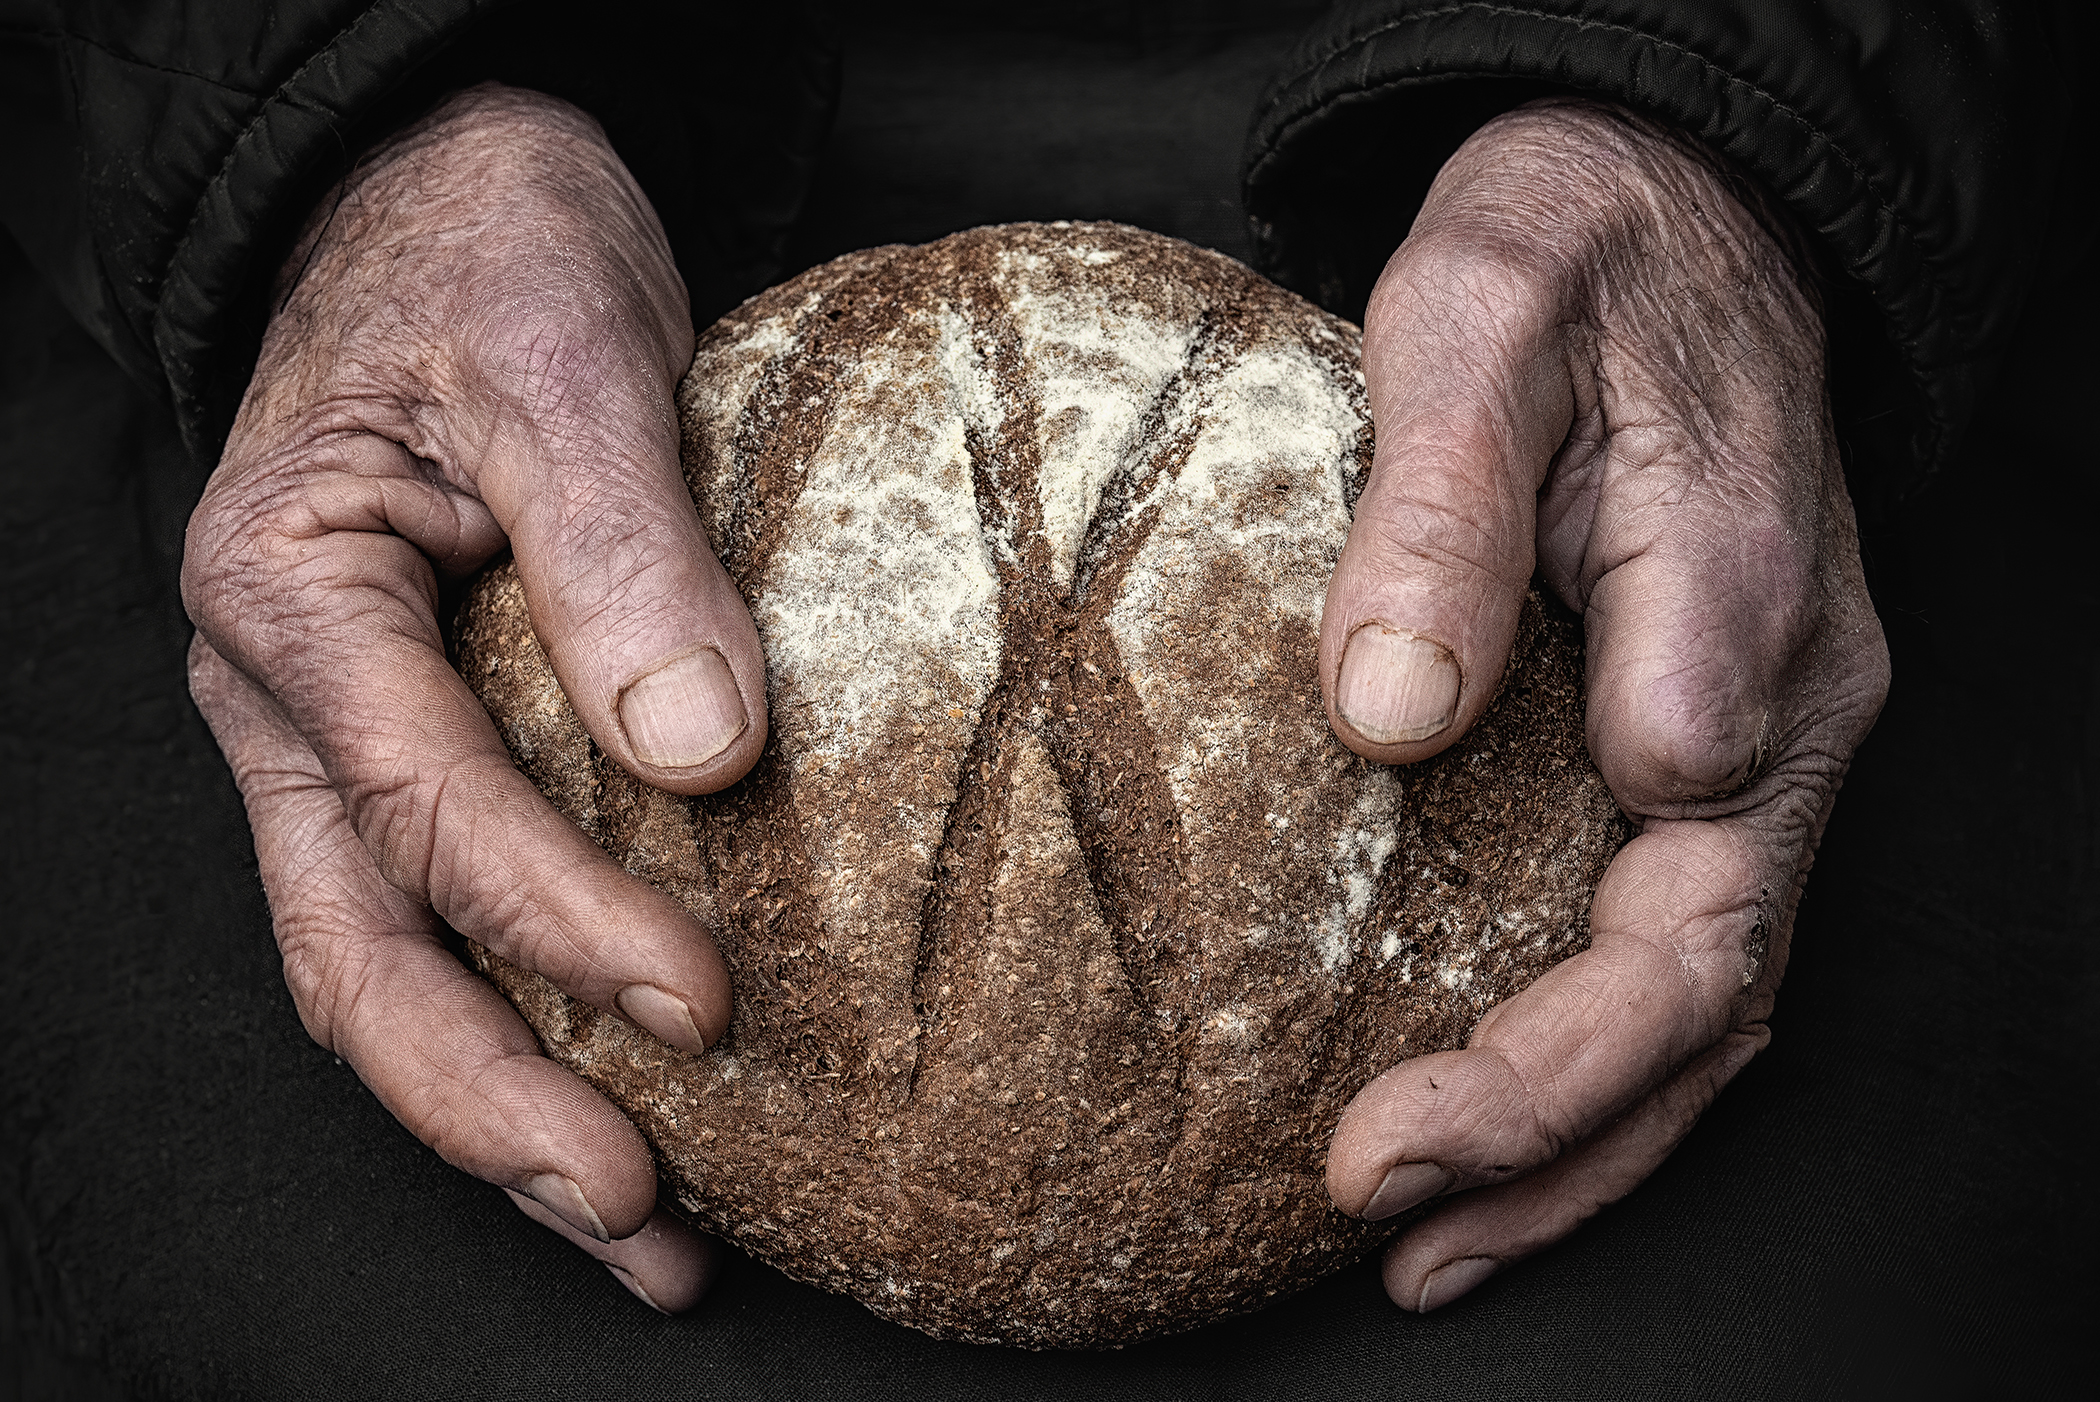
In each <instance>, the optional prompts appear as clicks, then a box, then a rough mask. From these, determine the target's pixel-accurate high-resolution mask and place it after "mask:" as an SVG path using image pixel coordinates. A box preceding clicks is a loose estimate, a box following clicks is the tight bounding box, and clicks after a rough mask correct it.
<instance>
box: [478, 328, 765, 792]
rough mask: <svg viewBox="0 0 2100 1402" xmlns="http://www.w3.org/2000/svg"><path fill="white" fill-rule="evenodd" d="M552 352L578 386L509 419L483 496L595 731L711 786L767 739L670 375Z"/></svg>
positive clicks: (641, 766) (752, 655) (640, 765)
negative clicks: (690, 481)
mask: <svg viewBox="0 0 2100 1402" xmlns="http://www.w3.org/2000/svg"><path fill="white" fill-rule="evenodd" d="M564 359H570V363H571V364H574V365H576V366H577V367H578V369H579V376H578V378H579V380H580V381H581V383H574V382H572V383H570V384H568V385H566V386H564V387H563V388H562V390H561V392H560V393H559V394H558V396H556V400H555V407H554V411H553V412H547V413H539V414H513V415H511V416H509V418H508V419H507V421H506V423H505V424H504V426H503V427H502V428H500V429H499V431H498V433H497V434H496V435H495V436H494V438H493V439H492V440H491V447H490V450H489V452H488V454H487V455H486V457H485V460H484V463H483V467H482V471H481V473H480V480H479V486H480V490H481V492H482V495H483V498H484V500H486V501H487V502H488V504H489V507H490V509H491V511H492V512H493V513H494V514H495V516H496V519H497V520H498V521H499V522H500V523H501V524H502V525H503V527H504V529H505V531H506V532H507V533H508V535H509V536H510V541H511V547H512V550H513V552H514V553H515V555H516V558H517V568H518V576H519V579H520V582H521V583H522V584H523V586H524V590H525V602H526V608H527V610H528V611H529V613H530V614H531V617H532V626H533V631H534V632H535V633H536V634H537V635H538V637H539V641H540V645H541V646H542V647H543V648H544V649H545V650H546V653H547V659H548V661H549V663H550V664H552V666H553V668H554V672H555V675H556V676H557V677H559V678H560V679H561V684H562V687H563V689H564V690H565V691H566V692H567V693H568V695H569V700H570V702H571V704H572V705H573V706H574V707H575V709H576V714H577V716H578V717H579V718H580V719H581V720H582V721H583V724H584V726H585V728H586V729H588V730H589V731H590V733H591V738H592V739H593V740H595V741H597V743H598V746H599V748H600V749H602V750H604V751H605V752H606V753H607V754H609V755H611V756H613V757H614V758H616V759H617V760H618V761H619V762H620V763H621V764H622V765H623V766H624V767H625V768H626V769H627V770H628V771H629V772H630V773H632V774H634V775H635V776H636V777H638V778H640V779H642V780H644V781H645V782H647V783H650V784H653V785H655V786H656V787H658V788H662V789H667V790H670V791H672V792H675V793H689V794H691V793H711V792H713V791H715V790H717V789H720V788H724V787H726V786H727V785H729V784H731V783H734V782H735V781H736V780H737V779H739V778H741V777H742V776H743V775H744V773H745V772H746V771H747V770H749V769H750V768H751V766H752V765H753V764H754V763H756V762H757V760H758V756H759V752H760V751H761V750H762V749H763V748H764V747H765V739H766V711H765V697H766V691H765V662H764V655H763V653H762V652H761V650H760V647H759V641H758V632H757V630H756V629H755V628H754V627H753V626H752V623H751V615H750V612H749V611H748V609H747V608H746V607H745V605H744V601H743V599H742V598H741V596H739V595H738V593H737V590H736V585H735V583H734V582H733V581H732V580H731V579H730V577H729V573H728V571H726V570H725V569H723V568H722V565H721V564H720V562H719V561H717V560H716V558H715V555H714V552H713V550H712V548H711V547H710V545H709V543H708V539H707V535H706V533H705V531H704V530H703V529H702V527H701V524H700V519H699V516H698V514H697V513H696V512H695V510H694V508H693V501H692V498H691V496H690V495H689V494H688V492H687V490H686V486H685V480H684V477H683V475H682V474H681V472H680V469H679V464H678V449H677V438H676V430H675V415H674V411H673V409H672V407H671V387H670V384H669V377H668V376H666V375H664V374H662V373H661V372H658V371H655V370H654V368H653V367H650V368H649V369H641V368H639V367H637V369H636V370H635V371H634V372H633V373H631V374H629V375H626V376H618V375H610V374H606V373H604V369H603V367H605V366H607V365H608V364H611V365H617V364H618V363H619V361H620V359H621V358H620V357H618V356H605V355H602V354H598V353H592V354H579V355H577V356H575V357H573V358H572V359H571V358H568V357H563V356H560V355H552V356H550V357H549V360H550V361H552V362H553V363H554V364H557V365H558V364H560V363H561V362H562V361H563V360H564ZM628 363H629V364H630V365H632V364H633V363H634V362H633V361H629V362H628ZM621 380H624V383H621V382H611V383H609V382H608V381H621ZM578 406H583V407H581V408H579V407H578Z"/></svg>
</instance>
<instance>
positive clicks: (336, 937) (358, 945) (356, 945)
mask: <svg viewBox="0 0 2100 1402" xmlns="http://www.w3.org/2000/svg"><path fill="white" fill-rule="evenodd" d="M274 923H275V925H276V930H277V945H278V950H279V952H280V953H281V954H282V956H283V960H284V982H285V986H286V987H287V988H288V989H290V990H291V994H292V1003H293V1005H294V1006H295V1007H296V1008H297V1009H298V1010H299V1020H300V1022H301V1023H303V1024H304V1025H305V1027H306V1031H307V1035H308V1036H310V1037H312V1038H313V1039H314V1041H315V1042H317V1043H319V1044H320V1045H322V1046H324V1047H326V1048H328V1049H329V1050H330V1051H332V1052H335V1053H337V1054H338V1055H340V1054H341V1053H342V1052H343V1050H344V1047H345V1045H346V1043H347V1041H348V1040H349V1038H350V1036H351V1035H352V1033H351V1029H353V1028H354V1027H355V1026H356V1025H357V1022H358V1019H359V1017H360V1016H361V1014H362V1012H363V1011H364V1010H365V1008H366V1006H367V1002H366V1000H367V995H368V993H369V992H370V989H371V987H372V983H373V981H374V979H375V977H376V976H377V969H376V966H375V953H376V951H375V948H374V942H373V941H371V940H369V939H362V938H356V937H351V936H346V935H345V934H344V933H343V932H342V930H341V929H340V928H338V927H337V926H336V923H335V922H334V921H332V920H330V919H329V918H328V917H327V916H326V915H325V914H322V913H319V912H316V911H315V910H314V909H313V907H312V906H311V905H310V904H307V903H305V902H302V903H301V907H300V908H299V909H297V910H294V911H285V912H281V913H279V914H278V915H277V917H276V920H275V922H274Z"/></svg>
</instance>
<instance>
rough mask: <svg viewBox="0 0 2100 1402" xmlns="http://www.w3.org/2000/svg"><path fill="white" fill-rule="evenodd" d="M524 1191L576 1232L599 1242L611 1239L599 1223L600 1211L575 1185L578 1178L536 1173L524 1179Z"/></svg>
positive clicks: (603, 1226)
mask: <svg viewBox="0 0 2100 1402" xmlns="http://www.w3.org/2000/svg"><path fill="white" fill-rule="evenodd" d="M525 1192H526V1194H527V1195H528V1196H529V1197H531V1199H532V1200H533V1201H534V1202H536V1203H538V1204H539V1205H540V1206H541V1207H544V1208H546V1209H547V1210H548V1211H549V1212H551V1213H553V1214H554V1215H555V1216H557V1217H559V1218H561V1220H562V1221H564V1222H567V1223H568V1224H569V1225H570V1226H572V1227H574V1228H575V1229H576V1230H577V1231H579V1232H588V1233H589V1234H590V1235H592V1236H594V1237H596V1238H598V1240H600V1241H611V1240H612V1233H611V1232H608V1231H607V1230H605V1223H603V1222H601V1221H599V1220H598V1212H597V1209H595V1208H593V1207H592V1206H591V1200H590V1199H589V1198H587V1197H585V1196H584V1195H583V1189H581V1188H579V1187H577V1186H576V1180H575V1179H573V1178H570V1177H568V1176H566V1175H564V1174H560V1173H536V1174H534V1175H533V1176H532V1177H530V1178H528V1179H526V1180H525Z"/></svg>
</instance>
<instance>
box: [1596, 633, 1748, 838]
mask: <svg viewBox="0 0 2100 1402" xmlns="http://www.w3.org/2000/svg"><path fill="white" fill-rule="evenodd" d="M1742 680H1743V678H1742V676H1741V672H1740V670H1739V668H1738V667H1737V665H1736V663H1735V659H1734V658H1732V657H1730V656H1728V655H1726V654H1723V653H1720V652H1718V651H1717V650H1706V651H1700V650H1695V649H1693V648H1687V649H1684V650H1682V651H1680V652H1679V654H1678V655H1677V656H1675V657H1670V658H1663V659H1652V660H1650V661H1649V662H1648V663H1647V665H1645V666H1637V667H1633V668H1629V669H1628V675H1625V676H1624V677H1622V678H1620V679H1619V681H1618V684H1617V685H1616V686H1615V687H1614V694H1613V695H1612V696H1611V697H1610V698H1609V704H1607V705H1606V706H1602V707H1597V708H1594V709H1593V711H1592V719H1591V728H1592V734H1591V745H1590V748H1591V751H1592V753H1593V754H1595V755H1596V756H1597V759H1598V766H1599V768H1600V769H1602V770H1603V771H1604V774H1605V778H1606V780H1607V782H1608V783H1610V784H1611V786H1612V789H1613V791H1614V792H1615V793H1617V794H1619V795H1620V797H1621V799H1622V801H1626V800H1631V801H1632V803H1633V804H1635V805H1637V806H1640V805H1647V804H1653V803H1657V802H1662V803H1675V802H1686V801H1690V800H1694V799H1699V798H1706V797H1710V796H1712V795H1715V794H1719V793H1727V792H1730V791H1732V790H1734V789H1736V788H1738V787H1740V786H1741V785H1742V784H1743V783H1744V782H1745V781H1747V780H1748V779H1749V778H1750V777H1751V776H1752V774H1753V772H1754V771H1755V770H1756V768H1757V764H1758V760H1759V759H1760V757H1761V754H1762V753H1763V748H1764V746H1765V745H1766V744H1768V743H1769V729H1770V713H1769V711H1768V710H1767V709H1766V708H1765V707H1764V706H1762V705H1760V704H1758V703H1756V702H1755V701H1753V700H1751V699H1749V698H1748V697H1746V696H1745V695H1744V694H1743V692H1744V688H1743V686H1742Z"/></svg>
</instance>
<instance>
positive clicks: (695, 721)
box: [614, 644, 765, 793]
mask: <svg viewBox="0 0 2100 1402" xmlns="http://www.w3.org/2000/svg"><path fill="white" fill-rule="evenodd" d="M758 709H759V714H758V716H757V718H756V719H754V717H753V715H752V708H751V707H750V706H747V705H746V704H745V700H744V695H743V690H742V688H741V687H739V685H738V684H737V677H736V673H735V671H734V670H733V669H732V668H731V667H730V665H729V663H728V661H727V660H726V659H725V658H724V657H723V656H722V653H721V651H720V650H719V649H717V648H715V647H713V646H711V645H705V644H703V645H701V646H698V647H694V648H690V649H687V650H686V651H683V652H680V653H676V654H674V655H672V656H671V657H668V658H666V659H664V660H663V661H661V662H659V663H657V664H656V665H655V666H654V667H652V668H651V669H649V670H648V671H646V672H644V673H643V674H642V675H641V676H639V677H637V678H635V679H634V680H633V681H631V682H629V683H628V684H627V685H626V686H625V687H623V688H622V689H621V692H620V695H619V699H618V701H617V702H616V704H615V706H614V713H615V715H616V716H617V718H618V720H619V724H620V730H621V734H622V737H623V738H624V739H625V740H626V742H627V747H628V751H629V753H630V754H631V755H632V756H633V758H634V760H635V762H636V765H637V768H638V770H639V772H640V773H641V774H642V775H643V777H646V778H647V779H648V780H649V781H650V782H651V783H653V784H655V785H656V786H657V787H658V788H663V789H669V790H671V791H672V792H675V793H709V792H712V791H713V790H715V789H719V788H722V787H725V786H726V785H728V784H731V783H734V782H735V781H736V780H737V779H739V778H741V777H742V776H743V775H744V773H745V772H746V771H747V770H749V768H750V767H751V765H752V763H754V762H755V761H756V759H757V751H758V750H759V749H760V748H762V747H763V745H764V739H765V736H764V726H765V720H764V708H763V704H762V703H761V705H760V707H759V708H758ZM754 729H755V730H756V731H757V734H756V735H753V733H752V732H753V731H754ZM752 740H755V741H756V742H757V743H756V744H752V743H749V742H750V741H752Z"/></svg>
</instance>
